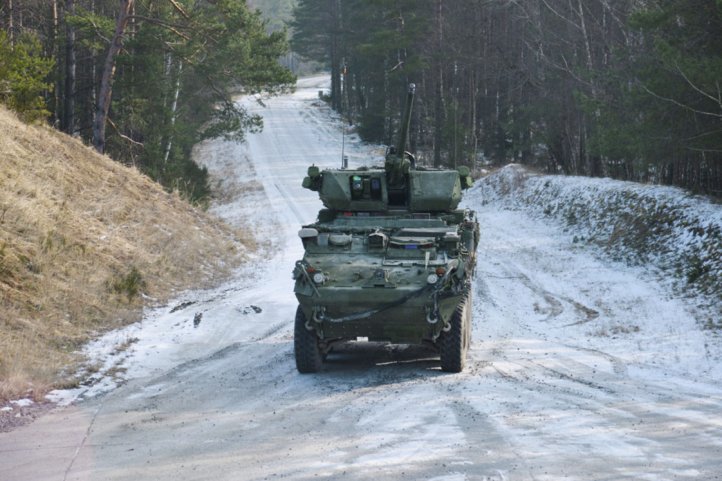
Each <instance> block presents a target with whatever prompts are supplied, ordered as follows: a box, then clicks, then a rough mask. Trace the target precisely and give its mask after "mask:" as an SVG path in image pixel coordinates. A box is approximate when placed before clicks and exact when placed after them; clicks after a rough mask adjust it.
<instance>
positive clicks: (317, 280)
mask: <svg viewBox="0 0 722 481" xmlns="http://www.w3.org/2000/svg"><path fill="white" fill-rule="evenodd" d="M325 281H326V276H324V275H323V273H321V272H317V273H315V274H314V275H313V282H315V283H316V284H323V283H324V282H325Z"/></svg>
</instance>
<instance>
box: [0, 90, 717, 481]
mask: <svg viewBox="0 0 722 481" xmlns="http://www.w3.org/2000/svg"><path fill="white" fill-rule="evenodd" d="M325 82H326V79H324V78H314V79H306V80H304V81H302V82H301V83H300V84H299V88H298V90H297V92H296V93H295V94H293V95H288V96H284V97H281V98H277V99H271V100H267V101H266V102H265V104H266V107H261V106H260V105H256V104H252V105H253V108H254V109H257V110H258V111H259V112H261V113H262V114H263V115H264V117H265V129H264V132H263V133H260V134H255V135H252V136H250V138H249V142H248V144H247V145H245V146H239V145H236V144H231V143H225V142H214V143H208V144H206V145H204V146H203V147H202V148H201V150H200V155H201V156H202V157H203V158H204V159H205V160H204V161H205V162H206V164H207V165H208V167H209V168H210V170H211V172H213V173H214V174H215V175H216V178H217V179H218V183H219V186H220V188H222V190H223V191H224V192H225V193H226V194H227V197H225V198H224V199H225V203H224V204H222V205H217V206H216V207H214V210H215V211H216V212H217V213H218V214H219V215H221V216H223V217H225V218H226V219H228V220H229V221H230V222H241V220H243V219H246V220H248V219H250V220H251V221H252V225H253V226H255V227H253V230H254V231H255V234H256V235H257V236H258V238H259V239H260V242H261V246H262V249H261V251H262V255H260V256H259V257H258V258H256V259H255V260H254V261H253V263H252V265H251V266H249V267H247V268H246V269H244V270H243V272H240V273H239V274H238V276H237V277H236V278H234V279H233V280H232V281H231V282H229V283H228V284H226V285H224V286H221V287H220V288H218V289H215V290H213V291H204V292H197V293H188V294H187V295H185V296H183V297H182V298H181V299H179V300H178V301H177V302H176V303H174V304H173V305H170V306H166V307H164V308H161V309H157V310H155V311H152V312H149V313H148V315H147V317H146V319H144V320H143V322H142V323H140V324H139V325H137V326H134V327H132V328H129V329H128V330H125V331H123V332H121V333H116V334H114V336H115V337H114V338H110V341H108V339H106V344H107V343H108V342H110V344H113V343H121V342H122V341H123V340H128V339H133V340H134V342H133V343H132V347H131V348H130V349H129V350H128V351H127V352H125V353H123V354H122V355H119V356H120V358H119V359H116V360H113V359H111V361H112V362H111V363H110V365H114V366H116V367H122V368H123V369H126V371H125V378H127V381H126V382H125V383H124V384H123V385H122V386H120V387H117V388H116V389H113V390H111V391H110V392H108V393H106V394H103V395H96V396H92V394H94V392H95V391H93V389H89V390H87V391H84V392H80V393H76V394H80V395H81V399H80V400H79V401H78V402H76V403H75V404H74V405H71V406H69V407H65V408H62V409H57V410H55V411H54V412H52V413H51V414H49V415H46V416H44V417H42V418H41V419H40V420H38V421H36V422H34V423H33V424H31V425H29V426H25V427H23V428H21V429H18V430H15V431H13V432H10V433H3V434H0V460H1V461H2V462H0V479H1V480H7V481H25V480H28V481H29V480H33V481H36V480H94V481H95V480H133V481H137V480H139V479H140V480H173V481H185V480H266V479H292V480H311V479H334V480H335V479H348V480H366V479H409V480H422V479H423V480H435V481H457V480H458V481H461V480H537V481H540V480H560V479H570V480H580V481H581V480H584V481H590V480H620V479H629V480H660V481H661V480H685V479H699V480H714V479H722V474H721V473H722V383H721V382H720V379H719V377H718V374H717V373H718V372H719V370H718V369H716V365H717V361H716V360H715V359H716V355H717V354H718V353H719V346H718V344H719V339H716V338H714V336H712V335H711V334H709V333H706V332H704V331H701V330H700V329H699V327H698V326H697V324H698V323H697V321H696V320H695V319H694V318H693V317H691V315H690V314H688V312H687V309H686V306H685V304H684V302H683V301H681V300H678V299H675V298H673V297H671V296H670V295H669V294H668V293H667V292H666V291H665V289H664V287H662V286H660V285H658V284H657V283H655V281H654V280H653V279H651V278H649V277H647V276H646V275H645V274H644V273H643V272H641V271H639V270H635V269H632V268H626V267H624V266H621V265H615V264H610V263H609V262H607V261H604V260H600V259H598V258H596V257H595V255H594V253H593V252H590V251H587V250H585V249H584V248H579V247H576V245H575V244H574V243H573V242H572V241H571V240H570V239H569V236H568V235H567V234H563V233H560V232H559V231H558V230H557V229H555V227H554V226H552V225H545V224H541V223H539V222H537V221H534V220H532V219H530V218H529V217H528V216H526V215H525V213H524V212H522V211H508V210H500V209H499V208H498V206H495V205H494V204H493V203H490V204H486V205H482V203H481V199H480V198H479V193H478V192H475V191H473V190H472V192H470V194H469V195H468V197H467V199H466V200H465V202H466V204H467V205H469V206H471V207H473V208H475V209H476V210H477V212H478V215H479V221H480V223H481V225H482V235H481V242H480V247H479V252H478V255H479V257H478V268H477V276H476V281H475V284H474V300H475V304H474V327H473V345H472V349H471V353H470V357H471V359H470V363H469V364H470V367H469V368H468V369H467V370H466V371H465V372H463V373H461V374H458V375H449V374H443V373H441V371H440V370H439V367H438V358H435V357H434V353H433V352H430V351H427V350H424V349H422V348H417V347H394V348H391V347H388V346H379V345H373V344H368V343H360V344H357V345H354V346H350V347H348V348H346V349H345V350H343V351H342V352H340V353H334V354H332V355H331V356H330V357H329V359H328V363H327V364H326V365H325V367H324V370H323V372H321V373H319V374H316V375H299V374H298V373H297V372H296V369H295V365H294V361H293V352H292V350H293V346H292V344H293V343H292V331H293V326H292V319H293V313H294V311H295V306H296V303H295V299H294V297H293V294H292V281H291V270H292V267H293V262H294V261H295V260H296V259H298V258H300V256H301V245H300V241H299V240H298V238H297V236H296V232H297V230H298V228H299V226H300V225H301V224H302V223H305V222H311V221H313V219H314V218H315V214H316V212H317V210H318V209H319V208H320V203H319V201H318V200H317V199H316V196H315V194H314V193H312V192H309V191H305V190H303V189H302V188H301V187H300V181H301V179H302V177H303V175H304V173H305V170H306V167H307V166H308V165H310V164H311V163H316V164H317V165H325V166H335V165H338V164H339V163H340V151H341V144H342V142H344V143H346V144H347V149H348V151H347V153H348V155H349V156H350V157H351V163H352V165H354V164H358V163H359V162H363V161H364V160H363V159H366V158H368V155H369V154H367V153H365V151H367V150H368V148H364V147H361V146H359V145H358V144H357V143H356V142H354V139H353V138H348V137H347V138H346V139H345V141H344V140H342V134H341V130H340V129H339V127H338V124H334V123H332V122H330V121H329V118H330V114H329V113H328V112H327V111H326V110H324V109H323V108H320V107H318V106H314V105H313V104H314V103H316V100H315V98H316V96H317V92H318V90H319V89H321V88H322V87H323V86H324V85H325ZM370 155H371V156H375V159H378V158H379V157H378V155H379V153H378V152H377V151H374V152H373V153H372V154H370ZM174 308H175V309H174ZM171 311H172V312H171ZM198 314H201V317H200V318H198V316H197V315H198ZM194 319H198V322H197V323H196V324H195V326H194V322H193V320H194ZM715 342H716V343H717V345H714V343H715ZM99 345H100V344H99ZM98 349H100V348H98ZM111 357H112V356H111ZM107 384H108V383H107V382H106V383H105V384H103V383H101V384H99V386H107ZM111 384H112V383H111Z"/></svg>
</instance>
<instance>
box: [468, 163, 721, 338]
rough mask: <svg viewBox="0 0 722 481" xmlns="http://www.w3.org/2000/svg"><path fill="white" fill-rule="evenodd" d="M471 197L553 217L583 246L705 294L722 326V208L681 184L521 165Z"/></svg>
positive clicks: (713, 321) (480, 185)
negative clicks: (544, 171)
mask: <svg viewBox="0 0 722 481" xmlns="http://www.w3.org/2000/svg"><path fill="white" fill-rule="evenodd" d="M470 195H471V196H474V197H476V198H477V200H478V201H479V202H482V203H489V202H497V203H499V205H501V206H504V207H505V208H511V209H524V210H526V211H528V212H530V213H531V214H532V215H533V216H535V217H537V218H543V219H547V220H553V221H554V222H557V223H559V224H561V226H562V227H563V229H564V230H565V232H567V233H568V235H570V236H572V238H573V240H574V242H575V243H576V242H578V243H586V244H592V245H596V246H598V247H599V248H600V249H602V250H603V252H604V253H605V255H607V256H609V257H610V258H612V259H614V260H617V261H623V262H626V263H628V264H633V265H644V266H648V267H649V268H651V269H653V270H656V271H658V273H659V274H661V275H662V276H664V277H665V278H666V279H667V280H668V281H669V282H670V283H671V285H672V286H673V287H674V288H675V289H676V290H677V292H679V293H682V294H684V295H690V296H698V297H699V299H698V300H699V302H701V303H702V304H704V307H705V308H706V310H708V312H710V316H709V317H707V319H706V320H705V321H704V323H705V327H709V328H722V305H721V304H722V303H720V302H719V300H720V299H721V298H722V205H720V204H715V203H713V202H711V201H710V200H708V199H705V198H702V197H698V196H694V195H691V194H689V193H687V192H685V191H683V190H681V189H678V188H673V187H663V186H652V185H642V184H637V183H632V182H621V181H615V180H611V179H599V178H588V177H565V176H553V175H539V174H535V173H532V172H530V171H528V170H526V169H524V168H523V167H521V166H519V165H509V166H507V167H504V168H503V169H500V170H499V171H496V172H494V173H492V174H490V175H488V176H487V177H485V178H483V179H481V180H480V181H479V182H477V183H476V185H475V186H474V188H473V189H472V191H471V193H470ZM467 198H468V197H467Z"/></svg>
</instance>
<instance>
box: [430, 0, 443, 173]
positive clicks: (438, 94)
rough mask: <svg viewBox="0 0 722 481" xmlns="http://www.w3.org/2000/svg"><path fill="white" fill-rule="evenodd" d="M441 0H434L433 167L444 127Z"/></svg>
mask: <svg viewBox="0 0 722 481" xmlns="http://www.w3.org/2000/svg"><path fill="white" fill-rule="evenodd" d="M443 29H444V27H443V2H442V0H436V52H434V54H433V55H434V57H435V58H436V68H435V69H434V70H435V74H436V79H435V82H434V84H435V88H434V90H435V92H434V93H435V95H434V97H435V98H434V167H441V143H442V142H443V128H444V64H443V62H442V61H441V55H442V48H443V43H444V30H443Z"/></svg>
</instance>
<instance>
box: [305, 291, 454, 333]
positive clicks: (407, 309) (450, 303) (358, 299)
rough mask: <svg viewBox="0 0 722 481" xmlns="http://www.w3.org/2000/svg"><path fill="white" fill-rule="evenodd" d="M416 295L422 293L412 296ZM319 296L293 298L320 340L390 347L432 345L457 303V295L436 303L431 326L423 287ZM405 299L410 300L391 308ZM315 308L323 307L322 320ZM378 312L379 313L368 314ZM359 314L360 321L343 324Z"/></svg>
mask: <svg viewBox="0 0 722 481" xmlns="http://www.w3.org/2000/svg"><path fill="white" fill-rule="evenodd" d="M420 291H424V292H423V293H422V294H420V295H415V294H417V293H419V292H420ZM319 294H320V296H318V297H317V296H305V295H301V294H296V298H297V299H298V302H299V304H300V306H301V309H303V311H304V314H305V315H306V318H307V319H310V320H312V322H311V323H310V324H311V325H312V326H313V327H314V328H315V329H316V332H317V333H318V334H319V337H320V338H321V339H322V340H336V339H344V340H356V339H357V338H360V337H362V338H368V340H369V341H378V342H390V343H394V344H421V343H423V342H427V341H428V342H433V341H435V340H436V338H438V336H439V334H440V333H441V330H442V328H443V327H444V325H445V324H446V323H448V321H449V319H450V318H451V316H452V315H453V313H454V310H455V309H456V307H457V305H458V303H459V302H460V300H461V296H460V295H456V296H450V297H447V298H444V299H441V300H439V301H438V311H439V314H440V316H439V317H440V319H436V322H433V323H431V322H429V320H428V319H427V318H428V316H427V313H428V309H429V307H430V306H431V302H430V300H429V293H428V289H426V286H425V285H414V286H407V287H397V288H393V289H390V288H373V287H372V288H364V289H359V288H355V287H329V288H321V289H319ZM407 297H411V298H410V299H408V300H406V301H405V302H403V303H401V304H399V305H394V304H395V303H398V302H399V301H402V300H403V299H404V298H407ZM318 306H323V307H324V314H325V315H324V318H325V319H323V320H322V319H318V316H315V317H314V308H315V307H316V308H317V307H318ZM384 306H392V307H386V308H384ZM378 309H380V311H379V312H375V313H370V312H373V311H375V310H378ZM369 313H370V314H369ZM359 314H361V315H364V317H363V318H361V319H347V320H343V319H344V318H348V317H354V316H355V315H359ZM318 321H320V322H318Z"/></svg>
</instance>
